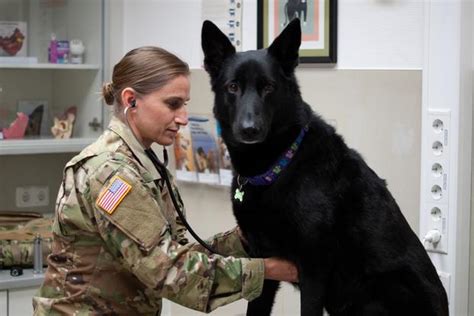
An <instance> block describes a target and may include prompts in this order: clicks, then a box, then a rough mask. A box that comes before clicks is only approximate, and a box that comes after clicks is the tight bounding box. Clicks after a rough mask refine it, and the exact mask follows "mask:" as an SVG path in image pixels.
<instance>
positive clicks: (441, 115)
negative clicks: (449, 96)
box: [420, 109, 450, 253]
mask: <svg viewBox="0 0 474 316" xmlns="http://www.w3.org/2000/svg"><path fill="white" fill-rule="evenodd" d="M428 112H429V113H428V122H429V125H428V129H429V131H428V133H426V135H427V139H428V142H427V146H426V148H425V150H426V151H425V153H426V155H425V157H426V158H427V162H428V163H427V164H426V167H425V169H424V175H425V179H426V185H425V188H424V192H423V193H424V194H423V195H424V203H423V212H424V213H425V214H424V216H426V218H427V220H426V221H425V225H424V227H422V229H421V231H420V234H421V236H422V238H423V240H424V246H425V249H426V250H427V251H432V252H440V253H447V252H448V211H449V175H450V173H449V157H450V147H449V145H450V142H449V132H450V111H449V110H433V109H430V110H429V111H428ZM433 232H436V233H437V232H439V233H441V238H440V240H439V241H437V242H430V241H427V240H426V238H427V236H432V234H433ZM429 239H430V238H428V240H429Z"/></svg>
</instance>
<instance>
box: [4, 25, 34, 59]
mask: <svg viewBox="0 0 474 316" xmlns="http://www.w3.org/2000/svg"><path fill="white" fill-rule="evenodd" d="M26 25H27V24H26V22H22V21H0V56H7V57H25V56H27V50H28V48H27V38H28V36H27V28H26Z"/></svg>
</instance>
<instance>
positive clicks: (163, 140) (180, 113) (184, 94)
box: [129, 75, 190, 148]
mask: <svg viewBox="0 0 474 316" xmlns="http://www.w3.org/2000/svg"><path fill="white" fill-rule="evenodd" d="M189 93H190V84H189V78H188V77H187V76H185V75H180V76H178V77H176V78H174V79H172V80H171V81H170V82H168V83H167V84H166V85H165V86H163V87H162V88H161V89H159V90H156V91H155V92H152V93H150V94H147V95H144V96H139V97H137V98H136V105H137V106H136V107H135V108H134V109H133V110H132V111H130V116H129V117H130V121H133V124H131V125H132V129H133V130H134V132H135V134H136V136H137V137H138V138H139V139H140V140H141V142H142V144H143V145H144V146H145V147H147V148H148V147H149V146H151V144H153V143H158V144H160V145H164V146H168V145H171V144H172V143H173V142H174V140H175V137H176V134H177V132H178V130H179V128H180V127H181V126H185V125H186V124H188V112H187V109H186V102H188V101H189Z"/></svg>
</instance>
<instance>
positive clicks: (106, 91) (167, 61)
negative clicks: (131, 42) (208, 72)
mask: <svg viewBox="0 0 474 316" xmlns="http://www.w3.org/2000/svg"><path fill="white" fill-rule="evenodd" d="M179 75H186V76H187V75H189V66H188V64H187V63H185V62H184V61H182V60H181V59H180V58H178V57H177V56H176V55H174V54H172V53H170V52H168V51H166V50H164V49H162V48H160V47H155V46H143V47H139V48H135V49H133V50H131V51H129V52H128V53H127V54H126V55H125V56H124V57H123V58H122V59H121V60H120V61H119V62H118V63H117V64H116V65H115V66H114V70H113V73H112V82H106V83H104V84H103V86H102V96H103V97H104V100H105V103H107V104H108V105H114V108H115V113H121V107H122V100H121V97H120V96H121V94H122V91H123V89H125V88H128V87H130V88H132V89H133V90H135V91H136V93H138V94H139V95H147V94H149V93H152V92H153V91H156V90H158V89H160V88H162V87H163V86H165V85H166V84H167V83H168V82H169V81H171V80H172V79H174V78H176V77H177V76H179Z"/></svg>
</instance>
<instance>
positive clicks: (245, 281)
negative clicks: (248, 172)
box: [89, 166, 264, 312]
mask: <svg viewBox="0 0 474 316" xmlns="http://www.w3.org/2000/svg"><path fill="white" fill-rule="evenodd" d="M104 178H107V181H100V180H99V179H104ZM117 179H119V180H118V183H119V184H122V185H125V186H126V187H127V188H128V186H129V187H130V189H129V190H128V191H127V193H125V194H124V193H123V192H122V193H119V195H115V194H116V193H115V192H118V190H119V189H118V185H117V181H116V180H117ZM104 197H106V198H108V199H109V200H111V201H112V202H108V203H103V200H104ZM89 198H90V202H91V203H93V205H94V213H95V217H96V221H97V225H98V229H99V233H100V235H101V236H102V238H103V239H104V241H105V243H106V245H107V247H108V249H109V251H110V252H111V253H112V255H113V256H114V257H115V258H116V259H117V260H120V261H121V263H122V264H123V266H124V267H125V268H126V269H128V270H129V271H131V272H132V273H133V274H134V275H135V276H136V277H137V278H138V279H139V280H140V281H141V282H142V283H143V284H145V285H146V286H147V287H149V288H151V289H154V290H156V291H158V292H159V293H160V294H161V295H160V296H162V297H164V298H167V299H169V300H171V301H174V302H176V303H178V304H180V305H183V306H186V307H189V308H192V309H195V310H198V311H202V312H210V311H212V310H213V309H215V308H217V307H219V306H222V305H225V304H229V303H231V302H233V301H236V300H238V299H240V298H244V299H247V300H249V301H250V300H252V299H254V298H256V297H258V296H259V295H260V293H261V291H262V286H263V275H264V271H263V269H264V268H263V260H262V259H246V258H240V259H239V258H235V257H222V256H219V255H208V254H206V253H204V252H200V251H197V250H196V249H193V244H187V245H184V246H182V245H180V244H179V243H178V242H177V241H176V238H174V237H173V236H171V233H170V232H171V229H170V225H169V223H168V222H167V221H166V219H165V217H164V215H163V213H162V212H161V209H160V207H161V206H160V204H161V205H162V204H163V203H161V202H158V201H156V200H155V199H154V197H153V195H152V194H151V192H150V190H149V188H148V187H147V186H146V185H144V184H143V183H142V179H141V177H140V176H139V175H138V174H137V173H136V172H135V171H134V170H133V169H131V168H129V167H127V166H122V167H121V168H118V169H117V170H116V172H114V173H113V174H111V175H110V176H108V177H104V176H103V175H100V176H98V177H96V178H93V179H91V183H90V197H89ZM116 200H120V202H119V203H118V204H117V205H115V207H113V206H114V203H115V202H114V201H116ZM111 205H112V206H111Z"/></svg>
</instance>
